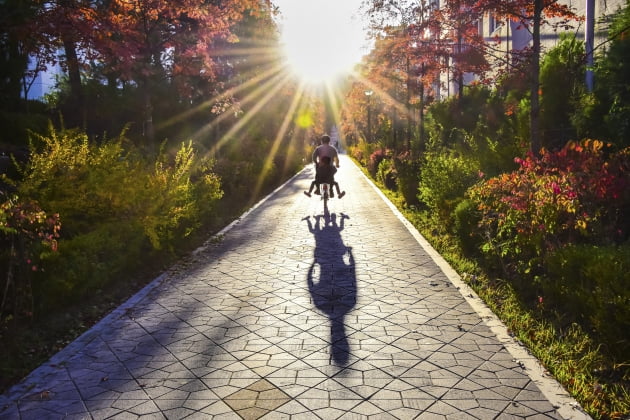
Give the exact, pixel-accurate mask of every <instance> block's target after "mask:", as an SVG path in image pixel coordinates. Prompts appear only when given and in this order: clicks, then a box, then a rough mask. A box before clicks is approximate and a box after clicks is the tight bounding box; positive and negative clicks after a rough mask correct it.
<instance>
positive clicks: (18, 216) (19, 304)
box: [0, 194, 61, 317]
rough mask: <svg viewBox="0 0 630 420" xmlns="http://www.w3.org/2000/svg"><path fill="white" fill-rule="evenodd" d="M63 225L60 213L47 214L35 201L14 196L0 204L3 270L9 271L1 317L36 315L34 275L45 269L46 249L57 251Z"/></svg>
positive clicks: (4, 286) (2, 300)
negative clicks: (42, 267)
mask: <svg viewBox="0 0 630 420" xmlns="http://www.w3.org/2000/svg"><path fill="white" fill-rule="evenodd" d="M0 197H3V198H4V197H5V195H4V194H0ZM60 228H61V223H60V221H59V215H58V214H46V212H44V211H43V210H42V209H41V208H40V206H39V204H37V203H36V202H34V201H31V200H28V199H27V200H21V199H19V198H18V197H17V196H10V197H7V198H6V200H5V201H4V202H3V203H0V243H1V244H2V245H3V246H2V248H0V249H1V251H0V268H2V270H1V271H0V272H2V273H5V276H3V277H4V278H3V279H2V280H3V282H2V289H1V290H2V294H1V295H0V302H1V304H0V316H1V315H4V314H7V315H9V314H10V315H11V316H14V317H18V316H24V315H27V316H31V315H32V313H33V304H32V301H33V299H32V298H33V296H32V277H33V276H34V275H35V274H36V273H37V272H39V271H41V263H42V260H43V259H44V258H42V256H43V255H44V254H45V252H46V250H50V251H53V252H54V251H57V246H58V244H57V238H59V230H60Z"/></svg>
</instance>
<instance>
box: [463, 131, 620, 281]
mask: <svg viewBox="0 0 630 420" xmlns="http://www.w3.org/2000/svg"><path fill="white" fill-rule="evenodd" d="M603 146H604V145H603V143H601V142H598V141H585V142H582V143H569V144H567V146H566V147H565V148H563V149H562V150H560V151H558V152H555V153H547V152H543V154H542V157H541V158H535V157H533V156H528V157H527V158H526V159H517V161H518V163H519V164H520V169H519V170H517V171H515V172H512V173H506V174H502V175H501V176H498V177H495V178H491V179H489V180H487V181H486V182H484V183H481V184H479V185H477V186H475V187H473V188H471V189H470V190H469V191H468V196H469V197H470V198H471V200H472V201H473V202H474V203H475V205H476V206H477V209H478V210H479V211H480V212H481V220H480V223H479V231H478V234H479V235H480V236H482V237H484V238H485V239H484V244H483V251H484V253H486V254H488V255H494V256H496V257H497V258H498V259H499V260H500V261H501V262H502V263H503V267H504V268H507V269H508V271H510V272H516V273H519V274H528V275H530V276H532V275H533V276H535V275H538V274H541V273H542V268H543V258H544V256H545V255H547V254H548V253H550V252H553V251H555V250H557V249H559V248H561V247H562V245H564V244H569V243H589V242H590V243H594V244H606V243H610V242H623V241H625V240H626V239H627V238H628V234H629V233H630V232H629V229H628V222H627V220H626V217H625V216H623V215H625V214H628V211H630V194H629V193H628V188H627V187H628V185H630V172H629V171H628V170H627V168H628V167H630V160H629V157H630V153H629V152H628V150H625V151H622V152H620V153H617V154H615V155H613V156H612V157H610V158H609V159H606V156H605V154H604V153H603V150H602V149H603Z"/></svg>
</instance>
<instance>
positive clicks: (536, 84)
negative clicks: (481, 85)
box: [529, 0, 543, 155]
mask: <svg viewBox="0 0 630 420" xmlns="http://www.w3.org/2000/svg"><path fill="white" fill-rule="evenodd" d="M542 7H543V5H542V0H534V17H533V25H534V28H533V32H532V35H533V40H532V70H531V76H530V77H531V81H530V83H531V91H530V94H531V98H530V100H531V109H530V115H529V118H530V133H529V135H530V150H531V152H532V153H533V154H534V155H538V154H539V153H540V150H541V149H542V144H541V140H540V127H539V125H540V123H539V119H540V98H539V94H538V91H539V90H540V24H541V16H542Z"/></svg>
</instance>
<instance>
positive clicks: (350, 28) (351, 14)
mask: <svg viewBox="0 0 630 420" xmlns="http://www.w3.org/2000/svg"><path fill="white" fill-rule="evenodd" d="M275 3H276V4H277V5H278V6H279V8H280V13H281V16H280V19H279V24H280V27H281V30H282V41H283V44H284V50H285V54H286V56H287V60H288V63H289V65H290V67H291V69H292V71H293V72H294V73H295V74H296V75H297V76H298V77H299V78H300V79H302V80H303V81H304V82H306V83H311V84H321V83H329V82H332V81H333V80H334V79H335V78H336V77H338V76H340V75H343V74H345V73H348V72H350V71H351V70H352V68H353V67H354V66H355V65H356V64H357V63H358V62H359V61H360V60H361V56H362V55H363V54H365V49H364V46H365V44H366V41H365V35H364V31H363V25H362V23H361V21H360V19H359V17H358V14H357V11H358V7H359V4H360V0H354V1H348V0H346V1H335V0H319V1H309V2H301V1H300V2H298V1H295V0H277V1H276V2H275Z"/></svg>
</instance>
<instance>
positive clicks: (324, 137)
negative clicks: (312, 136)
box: [322, 134, 330, 144]
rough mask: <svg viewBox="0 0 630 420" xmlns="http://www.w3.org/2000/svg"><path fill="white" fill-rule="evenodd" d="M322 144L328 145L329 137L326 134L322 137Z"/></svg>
mask: <svg viewBox="0 0 630 420" xmlns="http://www.w3.org/2000/svg"><path fill="white" fill-rule="evenodd" d="M322 143H324V144H328V143H330V136H329V135H328V134H324V135H323V136H322Z"/></svg>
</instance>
